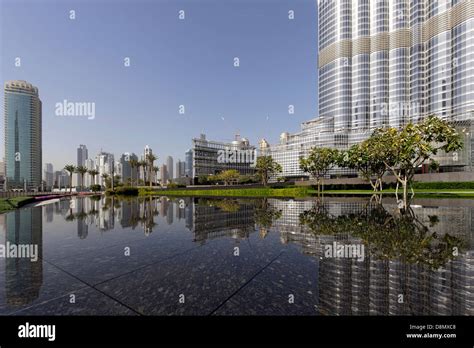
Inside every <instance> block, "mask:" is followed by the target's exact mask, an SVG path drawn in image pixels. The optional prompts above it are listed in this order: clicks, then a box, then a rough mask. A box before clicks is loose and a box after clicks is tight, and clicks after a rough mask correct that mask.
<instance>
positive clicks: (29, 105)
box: [4, 80, 43, 190]
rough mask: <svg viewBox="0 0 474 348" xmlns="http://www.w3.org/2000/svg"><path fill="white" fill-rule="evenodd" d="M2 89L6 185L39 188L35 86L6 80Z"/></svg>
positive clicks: (38, 112)
mask: <svg viewBox="0 0 474 348" xmlns="http://www.w3.org/2000/svg"><path fill="white" fill-rule="evenodd" d="M4 93H5V104H4V107H5V109H4V117H5V167H6V173H5V177H6V182H7V189H14V188H17V189H27V190H33V189H38V188H40V186H41V177H42V173H41V172H42V167H43V164H42V136H41V132H42V129H41V117H42V103H41V100H40V98H39V94H38V88H37V87H35V86H33V85H32V84H31V83H28V82H26V81H22V80H19V81H7V82H6V83H5V85H4Z"/></svg>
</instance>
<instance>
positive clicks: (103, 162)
mask: <svg viewBox="0 0 474 348" xmlns="http://www.w3.org/2000/svg"><path fill="white" fill-rule="evenodd" d="M114 163H115V162H114V155H113V154H111V153H108V152H104V151H101V152H99V153H98V154H97V156H95V165H96V167H97V170H98V171H99V175H98V176H97V178H96V182H97V183H98V184H99V185H102V186H105V179H104V177H103V175H104V174H107V175H108V177H109V178H112V176H113V175H114V173H113V169H114Z"/></svg>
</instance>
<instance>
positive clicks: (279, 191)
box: [139, 187, 309, 197]
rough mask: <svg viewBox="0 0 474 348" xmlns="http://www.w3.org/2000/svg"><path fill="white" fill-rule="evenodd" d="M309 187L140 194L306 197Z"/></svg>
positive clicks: (150, 192)
mask: <svg viewBox="0 0 474 348" xmlns="http://www.w3.org/2000/svg"><path fill="white" fill-rule="evenodd" d="M308 191H309V188H306V187H289V188H269V187H261V188H239V189H212V190H203V189H186V190H163V191H158V190H144V189H140V192H139V194H140V195H141V196H143V195H153V196H222V197H304V196H308V195H309V194H308Z"/></svg>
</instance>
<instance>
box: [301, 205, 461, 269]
mask: <svg viewBox="0 0 474 348" xmlns="http://www.w3.org/2000/svg"><path fill="white" fill-rule="evenodd" d="M438 221H439V219H438V217H437V216H431V217H430V226H429V227H428V226H425V225H424V224H423V223H422V222H421V221H420V220H419V219H418V218H417V217H416V215H415V214H414V212H413V210H412V209H411V208H408V209H407V211H406V212H404V213H399V214H394V215H392V214H390V213H389V212H387V211H386V210H385V209H384V208H383V206H382V205H380V204H375V205H374V206H373V207H372V208H371V209H370V208H369V209H367V210H366V211H364V212H362V213H360V214H347V215H340V216H332V215H331V214H329V213H328V212H327V211H326V209H324V207H321V206H320V205H316V206H315V207H313V208H312V209H311V210H307V211H305V212H303V213H302V214H300V223H301V224H302V225H306V226H308V227H309V228H310V229H311V230H312V231H313V232H314V233H316V234H318V235H337V234H344V235H347V234H348V235H351V236H353V237H357V238H360V239H361V240H362V241H363V243H364V245H365V246H366V248H367V249H366V250H367V254H368V255H370V256H372V257H375V258H376V259H385V260H394V259H399V260H402V261H404V262H407V263H421V264H427V265H429V266H431V267H433V268H439V267H441V266H443V265H444V264H446V262H447V261H449V260H451V259H453V258H454V257H455V256H457V252H460V251H461V249H463V248H465V241H464V240H462V239H460V238H458V237H455V236H451V235H449V234H448V233H446V234H444V235H442V236H438V234H437V233H436V232H431V231H430V229H429V228H430V227H433V226H434V225H436V223H437V222H438Z"/></svg>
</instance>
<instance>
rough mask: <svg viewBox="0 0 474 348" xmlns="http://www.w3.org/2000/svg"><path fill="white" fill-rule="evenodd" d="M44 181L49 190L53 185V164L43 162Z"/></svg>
mask: <svg viewBox="0 0 474 348" xmlns="http://www.w3.org/2000/svg"><path fill="white" fill-rule="evenodd" d="M43 178H44V181H45V183H46V188H47V189H48V190H49V189H51V188H52V187H53V185H54V170H53V165H52V164H51V163H45V164H44V175H43Z"/></svg>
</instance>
